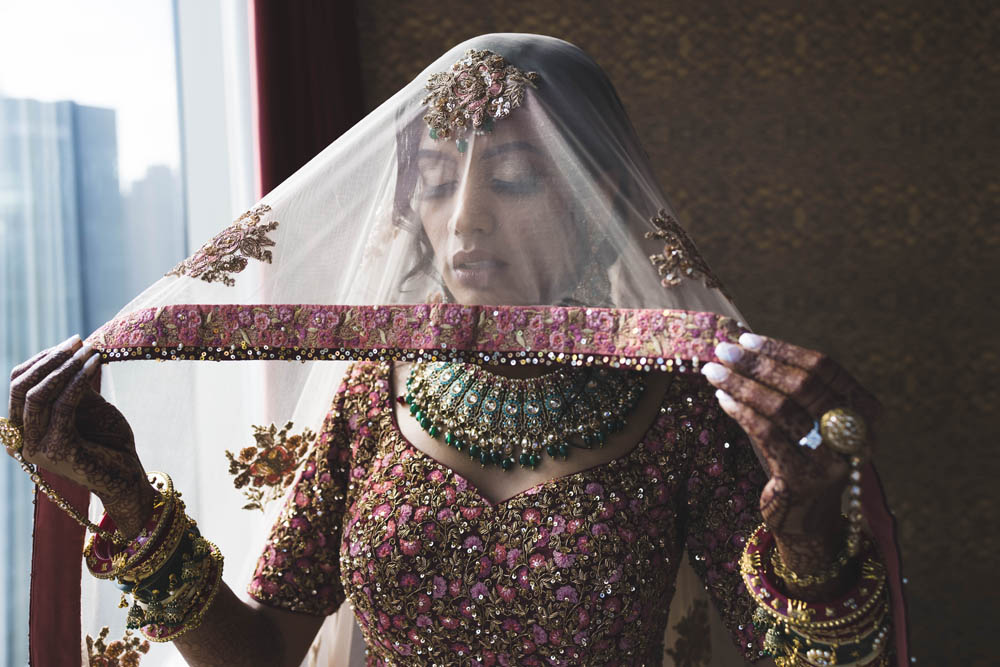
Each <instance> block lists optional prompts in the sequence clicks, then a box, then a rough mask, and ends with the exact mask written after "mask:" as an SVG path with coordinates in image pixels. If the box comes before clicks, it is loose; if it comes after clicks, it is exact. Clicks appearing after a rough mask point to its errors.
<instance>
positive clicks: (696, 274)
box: [646, 209, 732, 300]
mask: <svg viewBox="0 0 1000 667" xmlns="http://www.w3.org/2000/svg"><path fill="white" fill-rule="evenodd" d="M649 221H650V222H651V223H653V225H654V226H655V227H656V230H655V231H652V232H646V238H647V239H660V240H661V241H663V252H662V253H660V254H658V255H650V256H649V261H651V262H652V263H653V266H655V267H656V270H657V272H658V273H659V274H660V276H661V278H662V280H661V281H660V282H661V283H662V284H663V286H664V287H676V286H677V285H680V284H681V280H682V279H684V278H690V279H692V280H698V279H700V278H703V279H704V281H705V287H710V288H715V289H717V290H719V291H720V292H722V294H723V295H725V296H726V298H728V299H730V300H732V297H731V296H730V295H729V293H728V292H726V288H725V287H723V285H722V282H721V281H720V280H719V279H718V278H716V277H715V274H713V273H712V270H711V269H710V268H709V267H708V263H706V262H705V260H704V258H702V256H701V253H699V252H698V248H697V247H695V245H694V241H692V240H691V237H690V236H688V235H687V232H685V231H684V228H683V227H681V225H680V223H678V222H677V219H676V218H674V216H672V215H670V214H669V213H667V211H666V209H660V212H659V213H658V214H657V215H655V216H653V217H652V218H650V219H649Z"/></svg>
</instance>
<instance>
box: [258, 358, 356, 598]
mask: <svg viewBox="0 0 1000 667" xmlns="http://www.w3.org/2000/svg"><path fill="white" fill-rule="evenodd" d="M345 377H346V376H345ZM346 393H347V391H346V385H341V387H340V389H338V391H337V395H336V397H335V398H334V401H333V405H332V406H331V409H330V412H328V413H327V415H326V418H325V419H324V420H323V426H322V429H321V431H320V433H319V437H317V438H316V444H315V445H314V446H313V448H312V450H311V451H310V453H309V456H308V458H307V459H306V462H305V464H304V465H303V467H302V470H301V471H300V472H299V475H298V477H297V478H296V480H295V483H294V484H293V485H292V488H291V490H290V491H289V493H288V495H287V497H286V500H285V505H284V508H283V509H282V511H281V514H280V515H279V516H278V518H277V520H276V521H275V523H274V525H273V526H272V527H271V532H270V536H269V537H268V540H267V544H266V546H265V547H264V551H263V553H262V554H261V556H260V559H259V560H258V561H257V568H256V571H255V572H254V575H253V577H252V578H251V580H250V584H249V585H248V587H247V592H248V593H249V594H250V596H251V597H253V598H254V599H256V600H258V601H260V602H262V603H264V604H267V605H269V606H272V607H280V608H282V609H287V610H289V611H297V612H302V613H306V614H313V615H317V616H328V615H330V614H332V613H334V612H336V611H337V609H339V608H340V605H341V603H342V602H343V601H344V599H345V597H346V596H345V593H344V589H343V587H342V585H341V583H340V555H339V546H340V536H341V525H342V520H343V515H344V511H345V506H346V496H347V484H348V475H349V469H350V463H351V453H352V452H351V449H352V447H351V446H352V435H353V432H352V430H351V429H350V428H349V425H348V420H347V419H346V418H345V415H344V410H345V395H346Z"/></svg>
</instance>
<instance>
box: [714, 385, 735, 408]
mask: <svg viewBox="0 0 1000 667" xmlns="http://www.w3.org/2000/svg"><path fill="white" fill-rule="evenodd" d="M715 397H716V398H717V399H719V403H721V404H722V406H723V407H735V406H736V401H735V400H733V397H732V396H730V395H729V394H727V393H726V392H724V391H722V390H721V389H716V390H715Z"/></svg>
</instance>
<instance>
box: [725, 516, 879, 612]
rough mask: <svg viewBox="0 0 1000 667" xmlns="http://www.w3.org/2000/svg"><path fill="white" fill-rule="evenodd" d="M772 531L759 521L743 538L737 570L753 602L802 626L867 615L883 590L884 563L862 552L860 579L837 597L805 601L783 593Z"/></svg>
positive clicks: (870, 554)
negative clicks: (774, 566)
mask: <svg viewBox="0 0 1000 667" xmlns="http://www.w3.org/2000/svg"><path fill="white" fill-rule="evenodd" d="M774 547H775V542H774V535H772V534H771V532H770V531H768V530H767V529H766V527H765V526H764V525H763V524H761V526H760V527H758V528H757V530H756V531H755V532H754V534H753V535H752V536H751V537H750V539H749V540H747V544H746V548H745V549H744V551H743V556H742V557H741V558H740V570H741V572H742V574H743V583H744V584H746V587H747V590H748V591H749V592H750V595H752V596H753V598H754V600H756V602H757V604H758V605H759V606H760V607H761V608H762V609H764V610H766V611H767V613H768V614H769V615H771V616H772V617H773V618H775V619H776V620H778V621H780V622H782V623H789V624H791V625H794V626H797V627H800V628H806V629H816V630H819V629H832V628H837V627H840V626H844V625H848V624H851V623H855V622H857V621H858V620H860V619H862V618H863V617H864V616H865V615H867V614H868V613H869V612H870V611H871V610H872V608H873V607H874V606H875V605H876V604H877V603H878V602H879V600H880V599H882V597H883V593H884V592H885V567H884V566H883V565H882V564H881V563H880V562H878V561H877V560H875V559H874V558H873V557H872V553H871V551H870V550H868V552H867V553H866V554H865V556H864V561H863V563H862V566H861V572H862V575H861V580H860V581H859V582H858V584H857V585H856V586H855V587H854V588H853V589H851V590H850V591H848V592H847V593H845V594H844V595H841V596H840V597H838V598H836V599H834V600H829V601H815V602H807V601H805V600H795V599H792V598H790V597H788V596H787V595H785V594H784V593H783V592H782V591H781V589H780V588H779V586H778V585H777V577H776V576H775V574H774V572H773V570H772V569H771V559H770V558H769V557H768V556H769V555H770V552H771V549H773V548H774Z"/></svg>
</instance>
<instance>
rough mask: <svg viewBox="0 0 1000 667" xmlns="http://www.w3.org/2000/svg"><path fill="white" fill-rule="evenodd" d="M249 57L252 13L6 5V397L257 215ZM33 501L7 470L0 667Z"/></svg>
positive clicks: (0, 381) (184, 2)
mask: <svg viewBox="0 0 1000 667" xmlns="http://www.w3.org/2000/svg"><path fill="white" fill-rule="evenodd" d="M248 54H249V50H248V42H247V17H246V6H245V3H198V2H196V1H195V0H149V1H147V2H141V3H136V2H129V1H128V0H92V1H90V2H86V3H81V2H78V1H76V0H8V1H7V2H4V3H3V4H2V5H0V386H2V387H3V388H4V389H7V388H8V383H7V378H8V376H9V370H10V369H11V368H12V367H13V366H14V365H15V364H17V363H19V362H20V361H22V360H24V359H27V358H28V357H30V356H31V355H32V354H34V353H35V352H37V351H39V350H41V349H43V348H45V347H48V346H51V345H54V344H55V343H57V342H59V341H61V340H63V339H65V338H67V337H68V336H70V335H72V334H73V333H79V334H80V335H81V336H86V335H87V334H89V333H90V332H91V331H93V330H94V329H96V328H97V327H99V326H100V325H101V324H103V323H104V322H106V321H107V320H109V319H111V318H112V317H113V316H114V315H115V313H117V312H118V310H119V309H121V308H122V307H123V306H124V305H125V304H126V303H127V302H128V301H129V300H130V299H131V298H132V297H133V296H135V295H136V294H138V293H139V292H141V291H142V290H143V289H144V288H146V287H148V286H149V285H150V284H152V283H153V282H155V281H156V280H157V279H159V278H160V277H161V276H162V275H163V274H164V273H165V272H166V271H167V270H169V269H170V268H172V267H173V266H174V265H175V264H176V263H177V262H178V261H179V260H180V259H182V258H184V257H185V256H187V255H188V254H190V252H191V251H192V250H193V249H194V248H195V247H197V246H199V245H200V244H201V243H202V242H204V241H205V240H207V238H209V237H210V236H211V235H212V234H214V233H215V232H216V231H218V230H219V229H221V228H222V227H223V226H225V225H226V224H228V222H229V221H231V220H232V219H233V218H235V217H236V215H238V212H241V211H243V210H246V209H247V208H249V207H250V205H251V204H252V203H253V198H254V197H253V191H252V183H253V182H254V180H253V168H252V162H253V161H252V159H251V155H252V149H251V141H250V109H251V103H250V95H249V90H250V86H249V76H250V75H249V71H250V70H249V55H248ZM186 64H187V67H185V65H186ZM6 395H7V392H6V391H4V392H2V396H3V397H4V398H6ZM6 412H7V402H6V400H4V401H3V403H2V405H0V415H6ZM31 498H32V493H31V485H30V482H29V480H28V479H27V476H26V475H24V473H23V472H22V471H21V470H20V469H19V468H18V466H17V465H16V464H15V463H14V462H13V461H11V460H9V459H7V458H6V457H4V460H3V461H2V462H0V502H2V504H3V519H4V520H3V523H2V525H0V577H2V578H3V579H2V585H3V590H4V591H5V595H4V596H3V600H2V601H0V666H4V665H10V666H14V665H24V664H26V662H27V642H26V636H27V609H28V588H27V585H28V584H27V582H28V578H27V573H28V571H29V561H30V537H31V510H32V503H31Z"/></svg>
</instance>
